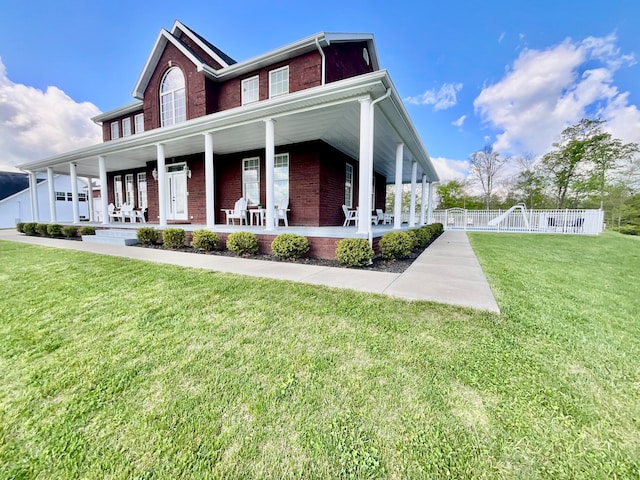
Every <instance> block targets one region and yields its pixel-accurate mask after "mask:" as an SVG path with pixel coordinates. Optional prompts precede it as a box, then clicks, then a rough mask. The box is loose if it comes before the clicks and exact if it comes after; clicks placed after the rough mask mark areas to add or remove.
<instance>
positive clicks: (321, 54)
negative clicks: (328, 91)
mask: <svg viewBox="0 0 640 480" xmlns="http://www.w3.org/2000/svg"><path fill="white" fill-rule="evenodd" d="M316 47H317V48H318V51H319V52H320V56H321V57H322V83H321V85H324V83H325V80H326V74H325V58H324V52H323V51H322V47H321V46H320V41H319V40H318V37H316Z"/></svg>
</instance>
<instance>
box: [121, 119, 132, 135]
mask: <svg viewBox="0 0 640 480" xmlns="http://www.w3.org/2000/svg"><path fill="white" fill-rule="evenodd" d="M129 135H131V119H130V118H128V117H127V118H123V119H122V136H123V137H128V136H129Z"/></svg>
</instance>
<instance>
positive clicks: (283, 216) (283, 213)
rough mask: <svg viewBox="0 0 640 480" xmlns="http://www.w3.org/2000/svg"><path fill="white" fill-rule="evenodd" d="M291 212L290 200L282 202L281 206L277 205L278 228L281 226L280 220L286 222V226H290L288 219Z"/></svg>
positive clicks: (276, 218) (276, 219)
mask: <svg viewBox="0 0 640 480" xmlns="http://www.w3.org/2000/svg"><path fill="white" fill-rule="evenodd" d="M288 211H289V199H286V200H285V201H284V202H282V204H281V205H276V215H275V221H276V227H277V226H278V225H279V224H280V220H284V226H285V227H288V226H289V219H288V218H287V212H288Z"/></svg>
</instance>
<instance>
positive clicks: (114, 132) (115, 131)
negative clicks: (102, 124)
mask: <svg viewBox="0 0 640 480" xmlns="http://www.w3.org/2000/svg"><path fill="white" fill-rule="evenodd" d="M119 137H120V126H119V125H118V122H111V140H115V139H116V138H119Z"/></svg>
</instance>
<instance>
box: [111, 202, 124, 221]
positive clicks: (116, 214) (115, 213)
mask: <svg viewBox="0 0 640 480" xmlns="http://www.w3.org/2000/svg"><path fill="white" fill-rule="evenodd" d="M108 208H109V221H110V222H118V221H123V217H122V212H121V211H120V210H119V209H117V208H116V206H115V205H114V204H113V203H110V204H109V206H108Z"/></svg>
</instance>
